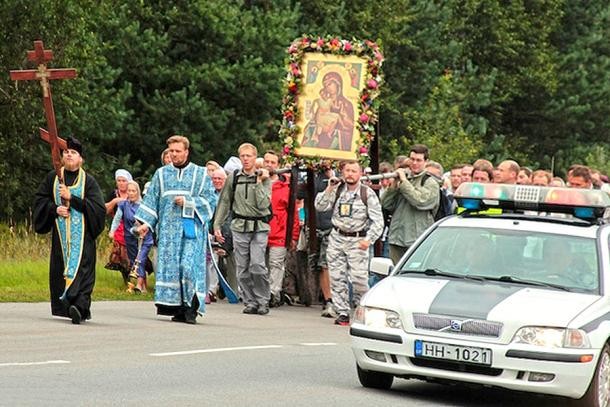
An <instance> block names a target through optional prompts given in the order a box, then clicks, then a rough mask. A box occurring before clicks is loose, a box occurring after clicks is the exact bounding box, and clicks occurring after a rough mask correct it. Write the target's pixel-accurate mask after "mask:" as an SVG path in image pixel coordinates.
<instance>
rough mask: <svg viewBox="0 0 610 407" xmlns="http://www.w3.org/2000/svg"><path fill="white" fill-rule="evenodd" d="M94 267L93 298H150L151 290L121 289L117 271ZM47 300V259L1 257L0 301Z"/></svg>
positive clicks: (123, 286)
mask: <svg viewBox="0 0 610 407" xmlns="http://www.w3.org/2000/svg"><path fill="white" fill-rule="evenodd" d="M99 263H101V262H100V261H99V259H98V267H97V268H96V281H95V289H94V290H93V300H94V301H100V300H102V301H104V300H139V301H142V300H152V299H153V294H152V291H149V292H148V293H147V294H142V295H134V294H129V293H127V292H126V291H125V285H124V284H123V277H122V276H121V273H119V272H118V271H110V270H106V269H105V268H104V267H102V266H100V265H99ZM154 281H155V280H154V276H149V278H148V286H149V287H154ZM41 301H49V262H48V261H45V260H35V261H18V260H17V261H1V262H0V302H41Z"/></svg>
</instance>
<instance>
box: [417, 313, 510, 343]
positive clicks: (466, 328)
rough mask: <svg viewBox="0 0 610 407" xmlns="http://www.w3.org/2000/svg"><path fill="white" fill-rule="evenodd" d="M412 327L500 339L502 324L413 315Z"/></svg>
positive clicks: (440, 316) (441, 316)
mask: <svg viewBox="0 0 610 407" xmlns="http://www.w3.org/2000/svg"><path fill="white" fill-rule="evenodd" d="M413 325H415V328H417V329H425V330H428V331H436V332H446V333H451V334H462V335H474V336H486V337H490V338H498V337H500V333H501V331H502V324H501V323H499V322H491V321H485V320H479V319H465V318H457V317H456V318H452V317H447V316H443V315H430V314H421V313H414V314H413Z"/></svg>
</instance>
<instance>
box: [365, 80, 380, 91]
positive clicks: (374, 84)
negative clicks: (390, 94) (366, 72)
mask: <svg viewBox="0 0 610 407" xmlns="http://www.w3.org/2000/svg"><path fill="white" fill-rule="evenodd" d="M366 86H367V87H368V88H369V89H377V81H376V80H375V79H369V80H368V81H367V82H366Z"/></svg>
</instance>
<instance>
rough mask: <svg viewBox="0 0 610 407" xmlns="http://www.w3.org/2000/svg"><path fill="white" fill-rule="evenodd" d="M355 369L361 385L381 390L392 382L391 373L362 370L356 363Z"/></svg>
mask: <svg viewBox="0 0 610 407" xmlns="http://www.w3.org/2000/svg"><path fill="white" fill-rule="evenodd" d="M356 369H358V380H360V384H361V385H362V386H364V387H369V388H373V389H383V390H387V389H389V388H390V387H392V382H393V381H394V376H393V375H391V374H389V373H383V372H372V371H370V370H363V369H361V368H360V366H358V365H356Z"/></svg>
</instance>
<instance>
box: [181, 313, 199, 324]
mask: <svg viewBox="0 0 610 407" xmlns="http://www.w3.org/2000/svg"><path fill="white" fill-rule="evenodd" d="M184 322H186V323H187V324H190V325H195V324H196V323H197V311H195V310H194V309H188V310H186V312H185V313H184Z"/></svg>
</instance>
